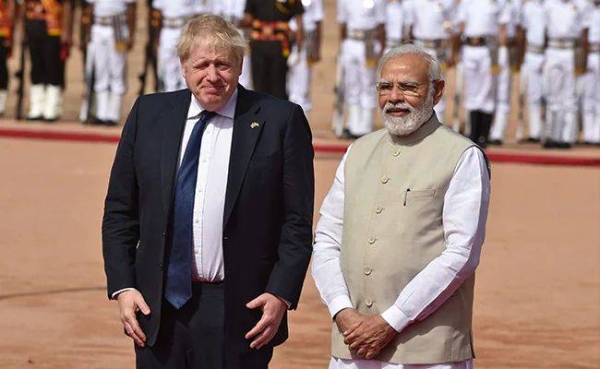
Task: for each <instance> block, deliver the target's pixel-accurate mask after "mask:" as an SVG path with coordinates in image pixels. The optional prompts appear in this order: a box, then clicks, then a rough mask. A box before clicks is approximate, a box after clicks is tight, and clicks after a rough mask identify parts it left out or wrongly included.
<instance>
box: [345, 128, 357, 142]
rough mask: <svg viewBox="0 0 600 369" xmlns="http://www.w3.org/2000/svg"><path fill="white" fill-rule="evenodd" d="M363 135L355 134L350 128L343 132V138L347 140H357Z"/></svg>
mask: <svg viewBox="0 0 600 369" xmlns="http://www.w3.org/2000/svg"><path fill="white" fill-rule="evenodd" d="M360 137H361V136H359V135H355V134H353V133H352V132H350V130H349V129H348V128H344V131H343V132H342V138H345V139H347V140H356V139H359V138H360Z"/></svg>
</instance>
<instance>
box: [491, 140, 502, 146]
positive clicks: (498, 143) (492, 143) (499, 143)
mask: <svg viewBox="0 0 600 369" xmlns="http://www.w3.org/2000/svg"><path fill="white" fill-rule="evenodd" d="M502 143H503V142H502V140H489V141H488V144H489V145H493V146H502Z"/></svg>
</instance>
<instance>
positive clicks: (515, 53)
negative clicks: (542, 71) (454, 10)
mask: <svg viewBox="0 0 600 369" xmlns="http://www.w3.org/2000/svg"><path fill="white" fill-rule="evenodd" d="M504 6H505V12H507V13H508V14H509V18H508V23H506V38H505V40H504V41H503V42H501V44H500V48H499V49H498V66H499V67H500V72H499V73H498V91H497V92H496V113H495V115H494V120H493V123H492V129H491V131H490V142H489V143H490V145H502V143H503V142H504V138H505V136H506V128H507V127H508V118H509V115H510V102H511V99H510V96H511V91H512V76H513V74H514V73H516V72H518V71H519V68H520V65H521V59H522V58H521V56H520V55H519V47H518V46H519V45H518V42H517V27H518V26H519V24H520V17H521V2H520V0H505V5H504Z"/></svg>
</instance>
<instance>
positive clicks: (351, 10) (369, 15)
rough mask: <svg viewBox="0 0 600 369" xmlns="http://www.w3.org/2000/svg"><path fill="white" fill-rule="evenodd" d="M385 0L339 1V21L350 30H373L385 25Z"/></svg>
mask: <svg viewBox="0 0 600 369" xmlns="http://www.w3.org/2000/svg"><path fill="white" fill-rule="evenodd" d="M385 18H386V4H385V1H384V0H338V7H337V21H338V23H340V24H346V27H347V28H348V30H355V29H356V30H371V29H374V28H375V27H377V26H378V25H380V24H385Z"/></svg>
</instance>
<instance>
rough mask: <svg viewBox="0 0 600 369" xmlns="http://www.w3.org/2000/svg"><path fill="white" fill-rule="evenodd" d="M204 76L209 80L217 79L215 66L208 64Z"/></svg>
mask: <svg viewBox="0 0 600 369" xmlns="http://www.w3.org/2000/svg"><path fill="white" fill-rule="evenodd" d="M206 78H207V79H208V80H209V81H216V80H218V79H219V73H218V72H217V68H216V67H215V66H214V65H209V66H208V68H207V70H206Z"/></svg>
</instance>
